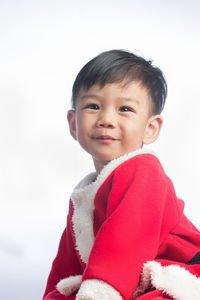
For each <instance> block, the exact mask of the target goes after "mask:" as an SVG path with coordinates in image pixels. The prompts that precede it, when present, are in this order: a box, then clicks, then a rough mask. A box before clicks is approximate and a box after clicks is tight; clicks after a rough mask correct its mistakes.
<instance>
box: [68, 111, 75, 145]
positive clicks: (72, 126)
mask: <svg viewBox="0 0 200 300" xmlns="http://www.w3.org/2000/svg"><path fill="white" fill-rule="evenodd" d="M67 120H68V124H69V130H70V133H71V136H72V137H73V138H74V139H75V140H76V118H75V111H74V110H72V109H70V110H69V111H68V112H67Z"/></svg>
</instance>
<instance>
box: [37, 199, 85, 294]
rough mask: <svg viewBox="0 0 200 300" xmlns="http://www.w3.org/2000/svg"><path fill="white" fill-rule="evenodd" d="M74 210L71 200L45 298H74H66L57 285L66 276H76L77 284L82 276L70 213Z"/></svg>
mask: <svg viewBox="0 0 200 300" xmlns="http://www.w3.org/2000/svg"><path fill="white" fill-rule="evenodd" d="M72 210H73V208H72V203H71V202H70V207H69V214H68V218H67V226H66V228H65V230H64V232H63V234H62V237H61V240H60V244H59V248H58V253H57V256H56V258H55V259H54V261H53V264H52V268H51V272H50V274H49V277H48V281H47V286H46V291H45V293H44V296H43V300H64V299H74V298H73V297H67V298H66V297H65V296H63V295H62V294H61V293H60V292H58V290H57V289H56V286H57V284H58V282H59V281H60V280H62V279H63V278H65V277H71V278H75V285H77V279H78V281H79V280H80V277H81V276H80V274H82V273H83V268H82V267H81V264H80V262H79V259H78V257H77V254H76V252H75V247H74V242H73V237H72V227H71V222H70V215H71V214H72ZM79 286H80V284H79Z"/></svg>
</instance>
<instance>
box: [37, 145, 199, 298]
mask: <svg viewBox="0 0 200 300" xmlns="http://www.w3.org/2000/svg"><path fill="white" fill-rule="evenodd" d="M183 209H184V203H183V201H182V200H180V199H178V198H177V196H176V194H175V190H174V187H173V184H172V182H171V180H170V179H169V178H168V177H167V176H166V174H165V172H164V170H163V168H162V166H161V164H160V162H159V160H158V159H157V158H156V156H155V155H153V154H152V153H149V152H148V151H145V150H138V151H135V152H132V153H129V154H126V155H124V156H122V157H120V158H117V159H115V160H113V161H111V162H110V163H108V164H107V165H106V166H105V167H104V168H103V170H102V171H101V173H100V174H99V175H98V176H97V178H96V174H95V173H92V174H90V175H88V176H87V177H85V178H84V179H83V180H82V181H81V182H80V184H79V185H78V186H77V187H76V188H75V190H74V191H73V193H72V196H71V200H70V204H69V214H68V219H67V227H66V229H65V231H64V233H63V235H62V238H61V241H60V245H59V249H58V253H57V256H56V258H55V260H54V262H53V265H52V269H51V272H50V275H49V279H48V282H47V287H46V291H45V295H44V298H43V299H44V300H53V299H54V300H56V299H57V300H58V299H59V300H64V299H76V300H82V299H92V300H103V299H110V300H122V299H125V300H129V299H135V298H137V297H139V298H138V299H140V297H141V299H153V298H151V297H150V296H148V297H147V298H145V295H147V294H148V295H150V294H151V293H152V290H157V291H160V292H159V293H160V294H162V293H163V292H165V293H166V294H167V295H169V296H170V297H171V298H172V299H180V300H196V299H200V279H199V278H198V277H199V276H200V232H199V231H198V230H197V229H196V228H195V227H194V226H193V225H192V223H191V222H190V221H189V220H188V219H187V217H186V216H185V215H184V213H183ZM141 295H143V296H141Z"/></svg>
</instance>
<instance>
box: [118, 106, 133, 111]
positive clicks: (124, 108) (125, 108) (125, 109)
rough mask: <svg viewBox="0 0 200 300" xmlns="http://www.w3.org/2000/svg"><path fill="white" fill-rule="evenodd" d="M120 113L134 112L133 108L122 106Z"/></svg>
mask: <svg viewBox="0 0 200 300" xmlns="http://www.w3.org/2000/svg"><path fill="white" fill-rule="evenodd" d="M119 111H123V112H126V111H132V112H133V111H134V110H133V108H131V107H129V106H121V107H120V108H119Z"/></svg>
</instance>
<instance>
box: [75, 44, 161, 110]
mask: <svg viewBox="0 0 200 300" xmlns="http://www.w3.org/2000/svg"><path fill="white" fill-rule="evenodd" d="M122 81H125V82H126V83H127V84H128V83H130V82H131V81H139V82H141V84H142V86H143V87H145V88H146V89H147V91H148V93H149V95H150V97H151V99H152V104H153V107H152V113H153V114H160V113H161V112H162V110H163V108H164V105H165V100H166V97H167V83H166V80H165V78H164V75H163V73H162V71H161V70H160V69H159V68H157V67H155V66H153V65H152V61H150V60H149V61H148V60H145V59H144V58H143V57H140V56H138V55H135V54H133V53H131V52H128V51H125V50H110V51H106V52H103V53H101V54H99V55H98V56H96V57H94V58H93V59H92V60H90V61H89V62H88V63H87V64H86V65H85V66H84V67H83V68H82V69H81V70H80V72H79V73H78V75H77V77H76V79H75V81H74V84H73V88H72V107H73V108H75V107H76V100H77V97H78V95H79V92H80V90H81V89H84V90H88V89H89V88H90V87H92V86H93V85H94V84H98V85H100V87H104V86H105V85H106V84H107V83H114V82H122Z"/></svg>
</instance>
